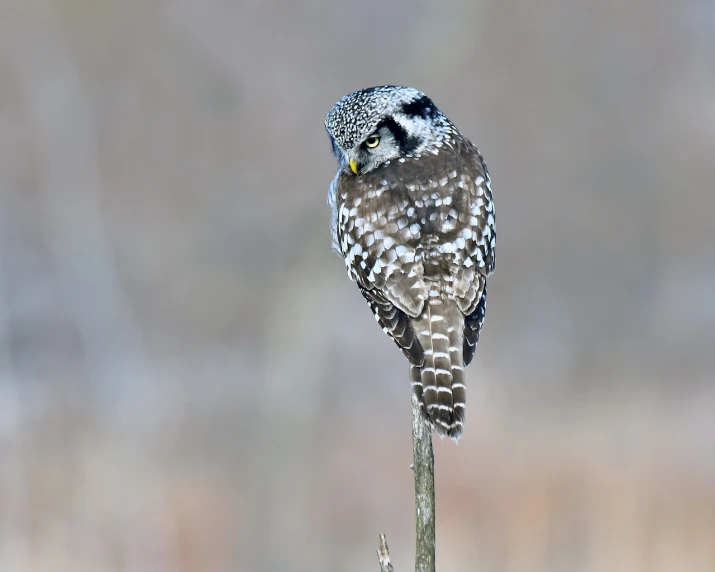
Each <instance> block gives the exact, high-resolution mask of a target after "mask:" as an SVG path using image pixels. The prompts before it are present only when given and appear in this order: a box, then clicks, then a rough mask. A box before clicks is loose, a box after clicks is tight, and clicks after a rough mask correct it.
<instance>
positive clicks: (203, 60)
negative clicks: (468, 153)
mask: <svg viewBox="0 0 715 572" xmlns="http://www.w3.org/2000/svg"><path fill="white" fill-rule="evenodd" d="M382 83H397V84H407V85H414V86H416V87H418V88H420V89H422V90H424V91H425V92H427V93H428V94H430V95H431V96H432V98H433V99H434V100H435V101H436V102H437V104H438V105H439V106H440V107H441V108H442V109H443V110H444V111H445V112H446V113H447V114H448V115H449V116H450V118H452V119H453V120H454V121H455V122H456V123H457V124H458V125H459V126H460V128H461V130H462V131H463V132H464V133H465V134H467V135H468V136H469V137H470V138H472V139H473V140H474V141H475V142H477V143H478V145H479V146H480V147H481V149H482V151H483V152H484V154H485V156H486V158H487V161H488V164H489V166H490V169H491V172H492V178H493V181H494V189H495V197H496V201H497V212H498V215H497V216H498V248H497V252H498V256H497V271H496V274H495V275H494V277H493V278H492V280H491V282H490V284H489V295H490V297H489V308H488V312H487V320H486V325H485V328H484V332H483V336H482V340H481V341H480V347H479V350H478V352H477V358H476V359H475V363H474V365H473V366H472V367H471V368H470V370H469V372H468V380H469V382H468V383H469V390H468V395H469V397H468V401H469V408H468V422H467V427H466V433H465V435H464V437H463V439H462V440H461V441H460V443H459V445H458V446H456V445H455V444H454V443H453V442H451V441H444V442H440V441H439V440H438V441H437V442H436V455H437V472H438V474H437V503H438V507H437V510H438V547H437V550H438V554H437V557H438V564H439V565H440V568H441V569H442V570H448V569H452V570H465V571H467V570H470V571H471V570H475V571H480V570H484V571H495V570H503V571H515V572H521V571H524V572H528V571H549V572H553V571H559V570H563V571H567V572H573V571H577V570H588V571H591V570H593V571H595V570H599V571H602V570H608V571H609V572H619V571H623V572H640V571H644V572H645V571H648V572H660V571H671V570H672V571H683V570H688V571H711V570H715V386H713V377H714V374H713V372H714V371H715V352H714V351H713V348H715V296H714V294H715V233H714V232H713V229H714V228H715V226H714V225H713V212H715V194H714V193H713V189H715V177H714V176H713V166H712V158H713V156H715V104H714V103H713V102H715V9H713V6H712V3H710V2H707V1H705V0H687V1H684V2H664V1H658V0H656V1H655V2H645V1H644V0H621V1H616V0H605V1H596V0H590V1H586V2H581V3H572V2H567V1H565V0H551V1H547V2H541V3H534V2H528V1H526V0H509V1H503V2H496V1H493V0H492V1H489V0H484V1H480V2H468V1H466V0H464V1H458V2H451V3H431V4H430V3H417V4H415V3H411V2H404V1H402V0H398V1H396V2H390V3H384V2H378V1H376V0H366V1H365V2H361V3H357V4H356V3H346V2H327V1H317V2H309V3H298V2H296V3H290V2H263V3H261V2H257V1H251V0H239V2H231V1H228V0H208V1H205V2H201V3H199V2H190V1H188V0H175V1H163V2H159V1H152V2H144V1H140V0H125V1H123V2H118V1H112V0H96V1H94V2H90V1H87V0H54V1H53V0H5V1H4V2H3V3H0V570H2V571H3V572H4V571H5V570H7V571H13V572H15V571H17V572H24V571H30V570H42V571H46V572H60V571H64V570H67V571H70V570H71V571H73V572H82V571H85V570H86V571H96V570H102V571H107V572H111V571H114V570H117V571H120V570H122V571H123V570H127V571H145V570H147V571H148V570H152V571H157V572H163V571H167V572H168V571H172V572H173V571H177V572H189V571H202V572H205V571H213V570H216V571H219V570H227V571H228V570H233V571H235V570H266V571H273V570H276V571H278V570H280V571H283V570H308V569H310V570H336V569H337V570H355V571H357V570H370V569H373V570H374V569H376V562H375V556H374V549H375V545H376V541H377V534H378V532H385V533H386V534H387V536H388V539H389V541H390V547H391V551H392V554H393V559H394V561H395V562H396V566H398V570H406V569H408V567H409V566H410V565H411V558H412V556H411V551H412V523H413V520H412V493H411V486H412V485H411V476H410V472H409V469H408V467H409V463H410V453H411V448H410V429H409V427H410V423H409V415H410V405H409V404H410V400H409V386H408V383H407V371H406V365H405V363H404V359H403V358H402V356H401V355H400V354H399V352H397V351H396V350H395V348H394V346H393V345H392V344H391V343H390V342H389V340H387V339H386V338H385V337H384V336H383V334H382V333H381V332H380V330H379V328H377V327H376V326H375V324H374V320H373V319H372V317H371V316H370V313H369V311H368V310H367V308H366V307H365V306H364V302H363V301H362V299H361V297H360V296H359V294H358V292H357V290H356V289H355V287H354V285H353V284H350V283H349V282H348V280H347V279H346V277H345V273H344V268H343V265H342V262H341V261H340V260H339V259H338V258H337V257H335V256H334V255H333V254H331V252H330V250H329V247H330V239H329V232H328V226H329V212H328V209H327V206H326V205H325V196H326V193H327V188H328V184H329V181H330V180H331V178H332V175H333V172H334V169H335V164H334V160H333V158H332V156H331V154H330V145H329V143H328V140H327V136H326V135H325V133H324V129H323V125H322V119H323V116H324V114H325V113H326V112H327V111H328V109H329V108H330V106H331V105H332V104H333V103H334V102H335V101H336V100H337V99H338V98H339V97H341V96H342V95H343V94H345V93H347V92H349V91H352V90H354V89H357V88H360V87H365V86H368V85H376V84H382Z"/></svg>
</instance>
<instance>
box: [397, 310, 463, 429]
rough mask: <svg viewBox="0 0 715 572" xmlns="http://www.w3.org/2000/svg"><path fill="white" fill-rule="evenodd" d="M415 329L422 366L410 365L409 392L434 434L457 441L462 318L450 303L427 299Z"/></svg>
mask: <svg viewBox="0 0 715 572" xmlns="http://www.w3.org/2000/svg"><path fill="white" fill-rule="evenodd" d="M413 325H414V329H415V331H416V332H417V337H418V339H419V341H420V344H421V346H422V348H423V350H424V363H423V364H422V365H421V366H416V365H411V366H410V379H411V381H412V389H413V390H414V392H415V395H416V396H417V399H418V401H419V402H420V403H421V404H422V407H423V412H424V414H425V417H426V418H427V420H428V421H429V422H430V424H431V425H432V427H433V428H434V429H435V430H436V431H437V433H439V434H442V435H447V436H449V437H452V438H454V439H458V438H459V436H460V435H461V433H462V429H463V427H464V412H465V399H466V391H465V390H466V388H465V385H464V357H463V354H462V348H463V343H464V341H463V336H464V315H463V314H462V312H461V311H460V310H459V308H458V307H457V304H456V302H454V301H452V300H442V299H440V298H439V297H437V296H434V297H430V298H429V299H428V300H427V302H426V303H425V308H424V311H423V312H422V314H421V315H420V317H419V318H417V319H415V320H414V323H413Z"/></svg>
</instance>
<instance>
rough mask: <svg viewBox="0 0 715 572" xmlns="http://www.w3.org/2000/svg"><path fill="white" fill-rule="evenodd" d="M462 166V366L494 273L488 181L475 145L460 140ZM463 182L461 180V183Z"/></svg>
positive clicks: (458, 279)
mask: <svg viewBox="0 0 715 572" xmlns="http://www.w3.org/2000/svg"><path fill="white" fill-rule="evenodd" d="M460 151H462V152H461V153H459V156H460V157H461V158H462V165H463V168H464V169H465V173H468V174H469V176H468V177H466V180H465V181H464V183H463V187H464V190H465V191H466V192H465V193H464V194H463V195H462V196H463V198H464V200H463V203H462V206H461V208H462V210H463V212H464V215H465V220H467V217H468V221H469V228H470V229H471V233H466V234H465V235H466V236H467V238H466V240H465V243H464V252H463V253H464V256H465V258H464V262H463V265H464V267H465V268H464V269H461V270H460V271H459V272H458V273H457V275H456V276H455V281H454V289H455V294H456V295H457V304H458V305H459V307H460V310H462V312H463V313H464V314H465V321H464V344H463V348H462V352H463V355H464V365H465V366H466V365H469V363H470V362H471V361H472V358H473V357H474V352H475V351H476V347H477V342H478V341H479V332H480V331H481V329H482V324H483V323H484V315H485V312H486V305H487V276H489V275H490V274H491V273H492V272H493V271H494V258H495V243H496V227H495V217H494V202H493V198H492V188H491V179H490V178H489V171H488V170H487V166H486V163H485V162H484V158H483V157H482V155H481V153H480V152H479V150H478V149H477V147H476V146H475V145H473V144H472V143H471V142H469V141H468V140H464V143H463V147H462V148H461V149H460ZM464 179H465V178H463V180H464Z"/></svg>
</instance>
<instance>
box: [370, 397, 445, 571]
mask: <svg viewBox="0 0 715 572" xmlns="http://www.w3.org/2000/svg"><path fill="white" fill-rule="evenodd" d="M412 454H413V458H414V464H413V465H412V471H413V472H414V475H415V515H416V519H415V520H416V526H415V529H416V538H415V572H435V506H434V452H433V451H432V429H431V427H430V426H429V424H428V423H427V422H426V421H425V420H424V418H423V416H422V412H421V410H420V404H419V402H418V401H417V398H416V397H415V396H414V394H413V395H412ZM377 556H378V561H379V562H380V572H392V570H393V568H392V563H391V562H390V553H389V551H388V549H387V541H386V539H385V535H384V534H381V535H380V544H379V547H378V550H377Z"/></svg>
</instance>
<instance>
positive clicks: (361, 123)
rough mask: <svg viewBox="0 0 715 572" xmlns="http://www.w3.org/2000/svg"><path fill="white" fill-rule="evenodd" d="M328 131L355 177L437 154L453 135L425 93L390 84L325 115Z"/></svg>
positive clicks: (359, 94) (342, 161) (343, 165)
mask: <svg viewBox="0 0 715 572" xmlns="http://www.w3.org/2000/svg"><path fill="white" fill-rule="evenodd" d="M325 128H326V129H327V130H328V134H329V135H330V139H331V141H332V144H333V153H335V156H336V157H337V159H338V161H339V163H340V166H341V168H342V169H345V170H348V169H349V170H350V171H352V173H354V174H355V175H360V174H364V173H369V172H371V171H374V170H375V169H378V168H379V167H381V166H383V165H386V164H389V163H390V162H391V161H394V160H398V159H401V158H406V157H419V156H420V155H421V154H422V153H424V152H426V151H434V150H435V149H437V148H439V147H441V146H442V144H443V143H444V142H445V140H446V139H448V137H449V135H450V133H451V132H452V130H453V126H452V124H451V123H450V122H449V120H447V118H446V117H445V116H444V115H443V114H442V113H441V112H440V111H439V109H437V107H435V105H434V103H432V100H431V99H430V98H429V97H427V96H426V95H425V94H424V93H422V92H421V91H417V90H416V89H413V88H411V87H397V86H391V85H387V86H381V87H371V88H368V89H362V90H360V91H356V92H353V93H350V94H348V95H346V96H345V97H343V98H342V99H341V100H340V101H338V102H337V103H336V104H335V105H334V106H333V108H332V109H331V110H330V112H329V113H328V115H327V116H326V118H325Z"/></svg>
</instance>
